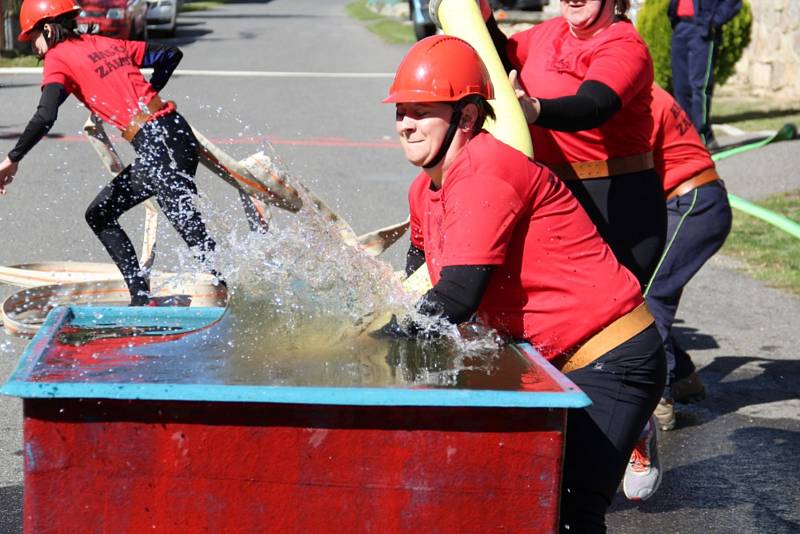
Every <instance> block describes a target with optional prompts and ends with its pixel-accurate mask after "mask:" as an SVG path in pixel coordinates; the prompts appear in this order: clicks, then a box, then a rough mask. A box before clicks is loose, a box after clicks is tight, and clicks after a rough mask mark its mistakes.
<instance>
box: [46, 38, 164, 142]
mask: <svg viewBox="0 0 800 534" xmlns="http://www.w3.org/2000/svg"><path fill="white" fill-rule="evenodd" d="M145 46H146V45H145V43H143V42H135V41H123V40H120V39H110V38H108V37H102V36H99V35H81V36H80V38H79V39H68V40H66V41H62V42H60V43H58V44H57V45H56V46H54V47H53V48H52V49H50V50H48V52H47V54H45V58H44V77H43V79H42V86H45V85H47V84H49V83H60V84H61V85H63V86H64V87H65V88H66V90H67V92H68V93H70V94H74V95H75V96H76V97H77V98H78V100H80V101H81V102H83V104H84V105H85V106H86V107H87V108H89V110H90V111H92V112H93V113H95V114H97V115H99V116H100V117H101V118H102V119H103V120H104V121H105V122H108V123H110V124H113V125H114V126H116V127H117V128H119V129H120V130H124V129H125V128H126V127H127V126H128V124H130V122H131V118H132V117H133V115H134V114H136V113H137V112H139V111H143V109H142V106H146V105H147V103H148V102H150V100H151V99H152V98H153V97H154V96H155V95H156V92H155V90H154V89H153V88H152V87H151V86H150V84H149V83H148V82H147V80H145V79H144V76H143V75H142V73H141V71H140V70H139V66H141V64H142V61H144V53H145ZM145 109H146V108H145ZM173 109H174V106H173V105H172V104H168V105H167V106H165V107H164V109H162V110H161V111H160V112H158V113H156V116H159V115H163V114H166V113H169V112H170V111H172V110H173Z"/></svg>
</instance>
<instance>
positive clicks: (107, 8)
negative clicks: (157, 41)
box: [78, 0, 147, 41]
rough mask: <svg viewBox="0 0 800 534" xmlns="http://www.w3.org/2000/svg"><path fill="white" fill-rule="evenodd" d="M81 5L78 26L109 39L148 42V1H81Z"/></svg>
mask: <svg viewBox="0 0 800 534" xmlns="http://www.w3.org/2000/svg"><path fill="white" fill-rule="evenodd" d="M80 5H81V12H80V14H79V15H78V24H82V25H87V26H90V27H91V26H94V27H95V31H96V32H97V33H99V34H100V35H106V36H108V37H116V38H118V39H131V40H136V41H145V40H147V1H146V0H81V1H80Z"/></svg>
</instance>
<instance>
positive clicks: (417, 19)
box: [408, 0, 436, 41]
mask: <svg viewBox="0 0 800 534" xmlns="http://www.w3.org/2000/svg"><path fill="white" fill-rule="evenodd" d="M408 14H409V17H410V18H411V23H412V24H413V25H414V35H416V36H417V41H419V40H420V39H424V38H425V37H430V36H431V35H433V34H435V33H436V25H435V24H434V23H433V21H432V20H431V16H430V13H428V0H408Z"/></svg>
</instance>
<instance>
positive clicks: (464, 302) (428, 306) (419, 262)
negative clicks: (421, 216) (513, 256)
mask: <svg viewBox="0 0 800 534" xmlns="http://www.w3.org/2000/svg"><path fill="white" fill-rule="evenodd" d="M424 264H425V253H424V252H423V251H422V250H421V249H419V248H417V247H415V246H414V245H411V246H410V247H409V249H408V253H407V254H406V274H409V275H410V274H411V273H413V272H414V271H416V270H417V269H419V268H421V267H423V265H424ZM491 274H492V266H491V265H452V266H448V267H444V268H442V272H441V275H440V276H439V281H438V282H437V283H436V285H435V286H434V287H433V288H432V289H430V290H429V291H428V292H427V293H425V295H424V296H423V297H422V298H421V299H420V302H419V304H418V306H417V308H418V310H419V311H420V313H423V314H425V315H438V316H441V317H443V318H445V319H447V320H448V321H449V322H451V323H455V324H458V323H463V322H464V321H467V320H469V318H470V317H472V315H473V314H474V313H475V311H476V310H477V309H478V306H479V305H480V303H481V299H482V298H483V292H484V291H485V290H486V286H487V284H488V283H489V278H490V277H491Z"/></svg>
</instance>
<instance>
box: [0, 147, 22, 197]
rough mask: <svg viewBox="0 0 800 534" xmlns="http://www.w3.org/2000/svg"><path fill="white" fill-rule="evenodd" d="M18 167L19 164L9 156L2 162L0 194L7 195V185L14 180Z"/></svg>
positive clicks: (0, 167) (0, 164)
mask: <svg viewBox="0 0 800 534" xmlns="http://www.w3.org/2000/svg"><path fill="white" fill-rule="evenodd" d="M17 167H18V165H17V164H16V163H15V162H13V161H11V160H10V159H8V156H6V158H5V159H4V160H3V161H2V163H0V195H5V194H6V186H7V185H8V184H10V183H11V182H13V181H14V175H15V174H17Z"/></svg>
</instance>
